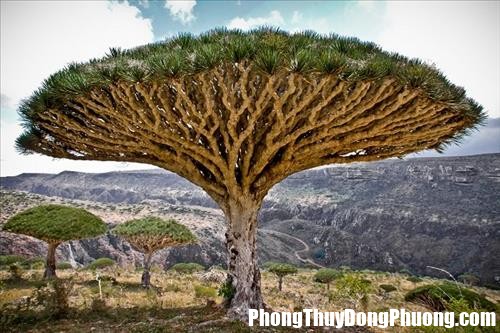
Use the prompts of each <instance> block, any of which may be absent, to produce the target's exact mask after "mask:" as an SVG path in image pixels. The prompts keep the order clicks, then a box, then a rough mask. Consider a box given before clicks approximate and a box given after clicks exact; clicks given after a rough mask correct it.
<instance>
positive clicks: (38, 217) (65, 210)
mask: <svg viewBox="0 0 500 333" xmlns="http://www.w3.org/2000/svg"><path fill="white" fill-rule="evenodd" d="M106 229H107V228H106V224H104V222H103V221H102V220H101V219H100V218H99V217H97V216H95V215H93V214H91V213H89V212H87V211H86V210H84V209H81V208H73V207H68V206H61V205H42V206H37V207H34V208H30V209H27V210H25V211H23V212H21V213H18V214H16V215H14V216H13V217H11V218H10V219H9V220H8V221H7V223H5V224H4V226H3V230H4V231H10V232H13V233H16V234H22V235H27V236H31V237H35V238H38V239H40V240H42V241H44V242H46V243H47V244H48V251H47V261H46V265H45V272H44V274H43V278H44V279H51V278H55V277H56V249H57V247H58V246H59V244H61V243H62V242H65V241H69V240H76V239H83V238H93V237H96V236H99V235H102V234H104V233H105V232H106Z"/></svg>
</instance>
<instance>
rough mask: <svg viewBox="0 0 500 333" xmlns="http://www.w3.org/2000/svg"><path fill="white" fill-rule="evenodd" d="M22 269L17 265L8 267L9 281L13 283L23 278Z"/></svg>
mask: <svg viewBox="0 0 500 333" xmlns="http://www.w3.org/2000/svg"><path fill="white" fill-rule="evenodd" d="M23 273H24V271H23V269H22V268H21V266H20V265H18V264H17V263H14V264H11V265H10V266H9V274H10V279H11V280H14V281H19V280H21V279H22V278H23Z"/></svg>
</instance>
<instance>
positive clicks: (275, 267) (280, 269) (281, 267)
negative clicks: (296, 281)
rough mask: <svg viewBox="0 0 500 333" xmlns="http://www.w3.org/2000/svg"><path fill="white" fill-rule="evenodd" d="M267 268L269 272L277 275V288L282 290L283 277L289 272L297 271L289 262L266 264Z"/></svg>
mask: <svg viewBox="0 0 500 333" xmlns="http://www.w3.org/2000/svg"><path fill="white" fill-rule="evenodd" d="M266 266H267V270H268V271H269V272H271V273H274V274H276V275H277V276H278V289H279V291H281V290H282V285H283V277H284V276H286V275H289V274H295V273H297V267H295V266H293V265H290V264H283V263H271V264H268V265H266Z"/></svg>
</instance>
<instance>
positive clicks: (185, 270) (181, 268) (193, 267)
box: [170, 262, 205, 274]
mask: <svg viewBox="0 0 500 333" xmlns="http://www.w3.org/2000/svg"><path fill="white" fill-rule="evenodd" d="M170 270H173V271H175V272H177V273H181V274H191V273H194V272H199V271H203V270H205V267H203V266H202V265H200V264H197V263H195V262H180V263H177V264H175V265H173V266H172V267H170Z"/></svg>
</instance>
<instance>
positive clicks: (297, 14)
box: [291, 10, 304, 24]
mask: <svg viewBox="0 0 500 333" xmlns="http://www.w3.org/2000/svg"><path fill="white" fill-rule="evenodd" d="M303 18H304V16H303V15H302V13H301V12H299V11H298V10H294V11H293V14H292V21H291V23H292V24H298V23H300V21H302V19H303Z"/></svg>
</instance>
